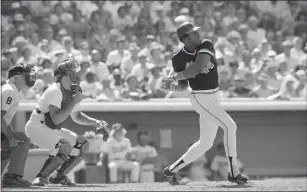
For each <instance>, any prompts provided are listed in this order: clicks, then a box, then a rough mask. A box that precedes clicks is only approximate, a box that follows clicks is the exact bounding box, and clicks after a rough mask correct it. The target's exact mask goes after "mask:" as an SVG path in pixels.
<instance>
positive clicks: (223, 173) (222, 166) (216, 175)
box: [211, 143, 246, 181]
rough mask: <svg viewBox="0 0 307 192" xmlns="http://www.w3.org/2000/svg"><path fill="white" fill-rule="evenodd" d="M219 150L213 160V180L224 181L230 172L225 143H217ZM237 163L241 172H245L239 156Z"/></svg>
mask: <svg viewBox="0 0 307 192" xmlns="http://www.w3.org/2000/svg"><path fill="white" fill-rule="evenodd" d="M217 152H218V153H217V155H216V156H214V157H213V159H212V161H211V170H212V180H213V181H223V180H225V179H226V178H227V175H228V172H229V170H228V169H229V168H228V158H227V157H226V154H225V149H224V144H223V143H219V144H218V145H217ZM237 163H238V168H239V170H240V172H241V173H244V166H243V164H242V162H241V161H240V160H239V159H238V158H237ZM244 175H246V174H244Z"/></svg>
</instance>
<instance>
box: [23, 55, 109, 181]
mask: <svg viewBox="0 0 307 192" xmlns="http://www.w3.org/2000/svg"><path fill="white" fill-rule="evenodd" d="M54 76H55V78H56V82H55V83H54V84H52V85H51V86H50V87H48V89H47V90H46V91H45V92H44V93H43V95H42V96H41V98H40V99H39V100H38V102H37V105H36V109H35V110H34V111H33V112H32V114H31V117H30V119H29V121H28V122H27V124H26V134H27V135H28V136H30V137H31V139H32V142H33V143H34V144H36V145H37V146H39V147H40V148H45V149H49V150H50V151H51V152H50V155H49V157H48V159H47V160H46V161H45V163H44V165H43V167H42V168H41V170H40V171H39V173H38V174H37V176H36V178H35V179H34V181H33V182H32V185H35V186H44V185H46V184H48V183H49V182H50V183H52V184H62V185H74V183H73V182H71V181H70V180H69V179H68V177H67V174H68V173H69V172H70V171H71V170H72V169H73V168H74V167H76V166H77V165H78V164H79V163H80V162H81V161H82V160H83V158H84V155H85V154H86V152H87V150H88V148H89V142H88V141H87V140H86V139H85V138H84V137H83V136H81V135H77V134H76V133H74V132H72V131H70V130H68V129H65V128H63V126H62V123H63V122H64V121H65V120H66V119H67V118H68V116H69V115H70V116H71V117H72V119H73V121H74V122H76V123H78V124H80V125H88V126H94V127H96V130H97V132H99V133H102V134H104V139H105V140H107V138H108V134H109V126H108V123H107V122H105V121H103V120H98V119H95V118H92V117H89V116H87V115H85V114H84V113H82V112H80V111H79V110H78V106H79V104H80V101H81V100H82V99H83V96H82V90H81V88H80V87H79V83H80V66H79V64H78V63H77V62H76V61H74V60H65V61H63V62H62V63H60V64H59V65H58V67H57V68H56V69H55V71H54Z"/></svg>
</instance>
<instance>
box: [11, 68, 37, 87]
mask: <svg viewBox="0 0 307 192" xmlns="http://www.w3.org/2000/svg"><path fill="white" fill-rule="evenodd" d="M34 72H35V69H34V67H33V66H32V65H29V64H28V65H26V64H19V65H16V66H14V67H12V68H11V69H9V71H8V78H11V77H14V76H15V75H21V74H23V75H25V80H26V85H27V86H28V87H32V86H33V85H34V83H35V81H36V77H35V74H34Z"/></svg>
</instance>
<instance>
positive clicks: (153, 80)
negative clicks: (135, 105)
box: [146, 66, 167, 98]
mask: <svg viewBox="0 0 307 192" xmlns="http://www.w3.org/2000/svg"><path fill="white" fill-rule="evenodd" d="M161 71H162V69H161V68H159V67H158V66H154V67H153V68H152V69H151V74H150V76H149V79H148V84H147V87H146V89H147V90H151V91H152V97H154V98H164V97H165V96H166V94H167V92H166V91H163V90H161V88H160V85H161V82H160V81H161Z"/></svg>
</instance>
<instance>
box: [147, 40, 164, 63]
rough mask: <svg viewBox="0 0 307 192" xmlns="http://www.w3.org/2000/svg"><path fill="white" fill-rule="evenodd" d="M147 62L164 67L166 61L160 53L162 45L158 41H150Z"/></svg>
mask: <svg viewBox="0 0 307 192" xmlns="http://www.w3.org/2000/svg"><path fill="white" fill-rule="evenodd" d="M149 53H150V56H149V62H150V63H152V64H154V65H155V66H157V67H159V68H160V69H163V68H164V67H166V63H165V60H164V55H163V53H162V46H161V45H160V44H158V43H152V44H151V47H150V50H149Z"/></svg>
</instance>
